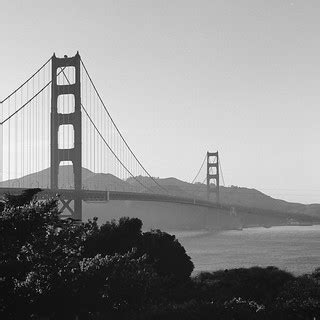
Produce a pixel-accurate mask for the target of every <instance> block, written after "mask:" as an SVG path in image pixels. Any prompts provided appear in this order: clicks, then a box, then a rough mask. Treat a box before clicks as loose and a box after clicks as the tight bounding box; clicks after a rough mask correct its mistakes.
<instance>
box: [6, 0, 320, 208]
mask: <svg viewBox="0 0 320 320" xmlns="http://www.w3.org/2000/svg"><path fill="white" fill-rule="evenodd" d="M319 16H320V2H319V1H312V0H300V1H298V0H291V1H290V0H288V1H287V0H276V1H274V0H268V1H262V0H261V1H260V0H252V1H249V0H247V1H246V0H234V1H226V0H223V1H217V0H210V1H200V0H194V1H187V0H181V1H177V0H170V1H169V0H168V1H160V0H157V1H152V0H147V1H144V0H141V1H121V0H117V1H108V0H104V1H94V0H91V1H79V0H78V1H74V0H73V1H60V0H59V1H44V0H41V1H39V0H32V1H31V0H30V1H15V0H10V1H9V0H1V20H0V39H1V47H0V48H1V58H2V59H1V60H0V71H1V78H0V97H2V98H3V97H4V96H5V95H6V94H7V93H9V92H10V91H12V89H14V88H15V87H17V85H19V84H20V83H21V82H22V81H23V80H25V79H26V78H27V77H28V76H29V75H30V74H31V73H32V72H33V71H35V70H36V68H38V67H39V66H40V65H41V64H42V63H43V62H44V61H46V60H47V59H48V57H49V56H50V55H52V53H53V52H56V54H57V55H58V56H62V55H64V54H68V55H73V54H74V53H75V52H76V51H77V50H79V51H80V54H81V56H82V59H83V60H84V62H85V63H86V65H87V67H88V68H89V71H90V73H91V75H92V77H93V78H94V81H95V83H96V85H97V87H98V89H99V91H100V93H101V95H102V97H103V99H104V101H105V102H106V104H107V105H108V106H109V110H110V112H111V114H112V115H113V117H114V119H115V121H116V123H117V124H118V126H119V127H120V129H121V130H122V132H123V134H124V136H125V137H126V138H127V140H128V142H129V144H130V145H131V147H132V148H133V150H134V151H135V152H136V153H137V155H138V156H139V158H140V159H141V161H142V163H143V164H144V165H145V166H146V168H148V169H149V171H150V172H151V173H152V174H153V175H154V176H160V177H168V176H175V177H177V178H179V179H182V180H186V181H191V180H192V178H193V176H194V175H195V173H196V171H197V169H198V168H199V166H200V164H201V161H202V159H203V157H204V154H205V152H206V151H207V150H210V151H215V150H216V149H218V150H219V151H220V155H221V161H222V167H223V172H224V176H225V180H226V184H227V185H238V186H246V187H252V188H257V189H260V190H262V191H264V192H266V193H267V194H270V195H272V196H275V197H279V198H283V199H287V200H291V201H298V202H305V203H311V202H320V185H319V179H320V170H319V165H318V163H319V160H320V159H319V158H320V148H319V139H320V130H319V118H320V111H319V106H320V90H319V88H320V40H319V39H320V38H319V31H320V25H319Z"/></svg>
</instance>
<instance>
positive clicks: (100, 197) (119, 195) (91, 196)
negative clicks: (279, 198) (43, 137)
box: [0, 187, 230, 211]
mask: <svg viewBox="0 0 320 320" xmlns="http://www.w3.org/2000/svg"><path fill="white" fill-rule="evenodd" d="M25 189H26V188H7V187H0V195H1V194H4V193H11V194H18V193H21V192H22V191H23V190H25ZM42 190H43V191H42V192H40V193H39V198H42V199H44V198H49V197H55V196H59V197H62V198H66V199H70V198H73V197H75V196H76V197H81V199H82V200H83V201H87V202H107V201H117V200H118V201H124V200H131V201H155V202H171V203H178V204H187V205H196V206H202V207H208V208H216V209H222V210H228V211H229V210H230V207H229V206H226V205H221V204H218V203H215V202H211V201H205V200H201V199H194V198H184V197H175V196H169V195H163V194H151V193H138V192H123V191H99V190H84V189H83V190H80V191H75V190H71V189H59V190H54V189H42Z"/></svg>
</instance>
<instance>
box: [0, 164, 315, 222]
mask: <svg viewBox="0 0 320 320" xmlns="http://www.w3.org/2000/svg"><path fill="white" fill-rule="evenodd" d="M137 178H138V179H134V178H129V179H127V180H126V181H124V180H121V179H119V178H117V177H115V176H114V175H112V174H109V173H108V174H105V173H93V172H92V171H90V170H88V169H85V168H83V169H82V180H83V186H84V188H85V189H90V190H117V191H137V190H139V189H140V190H142V188H141V185H140V184H139V183H138V182H137V180H139V181H141V182H142V183H143V184H144V185H146V186H147V187H148V188H149V189H151V190H153V191H154V192H157V193H159V191H160V189H159V187H158V186H156V184H155V183H154V182H153V181H152V180H151V179H150V178H149V177H142V176H139V177H137ZM154 179H156V181H157V182H158V183H159V184H160V185H161V186H163V187H164V188H165V189H167V190H168V191H169V194H171V195H175V196H182V197H190V198H200V199H206V196H207V194H206V185H204V184H200V183H198V184H191V183H188V182H185V181H181V180H179V179H176V178H174V177H170V178H165V179H159V178H154ZM59 181H60V187H61V188H66V189H68V188H72V187H73V182H72V181H73V169H72V166H61V167H60V171H59ZM49 185H50V169H49V168H48V169H45V170H42V171H40V172H37V173H33V174H30V175H27V176H24V177H22V178H19V179H14V180H9V181H4V182H0V186H3V187H8V186H11V187H21V188H23V187H27V186H32V187H40V188H48V187H49ZM220 201H221V203H223V204H227V205H232V206H239V207H247V208H255V209H261V210H273V211H279V212H285V213H292V214H304V215H308V216H313V217H317V218H320V204H310V205H305V204H301V203H293V202H287V201H284V200H280V199H274V198H272V197H270V196H268V195H266V194H264V193H262V192H260V191H258V190H256V189H249V188H244V187H236V186H231V187H220Z"/></svg>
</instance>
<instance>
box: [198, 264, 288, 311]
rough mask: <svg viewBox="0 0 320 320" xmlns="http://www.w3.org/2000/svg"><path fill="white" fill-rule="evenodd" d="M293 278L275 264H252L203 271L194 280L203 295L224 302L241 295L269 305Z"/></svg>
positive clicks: (200, 294) (203, 297) (207, 298)
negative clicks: (253, 265)
mask: <svg viewBox="0 0 320 320" xmlns="http://www.w3.org/2000/svg"><path fill="white" fill-rule="evenodd" d="M292 279H294V277H293V275H291V274H290V273H288V272H286V271H282V270H279V269H278V268H276V267H267V268H260V267H252V268H248V269H244V268H240V269H231V270H224V271H216V272H212V273H209V272H203V273H200V274H199V275H198V276H196V277H195V280H194V281H195V284H196V285H197V286H198V292H199V296H201V298H202V299H205V300H210V299H211V300H214V301H220V302H223V301H228V300H230V299H233V298H234V297H241V298H243V299H245V300H253V301H256V302H257V303H259V304H262V305H266V306H268V305H270V304H271V303H273V301H274V299H275V298H276V296H277V295H278V293H279V292H280V290H281V289H282V287H283V286H284V285H285V284H286V283H287V282H288V281H290V280H292Z"/></svg>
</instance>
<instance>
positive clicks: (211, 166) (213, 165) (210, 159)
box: [207, 151, 220, 203]
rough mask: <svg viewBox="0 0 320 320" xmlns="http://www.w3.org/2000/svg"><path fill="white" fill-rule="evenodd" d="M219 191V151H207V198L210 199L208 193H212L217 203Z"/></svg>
mask: <svg viewBox="0 0 320 320" xmlns="http://www.w3.org/2000/svg"><path fill="white" fill-rule="evenodd" d="M211 182H213V184H214V185H213V184H212V183H211ZM219 191H220V190H219V153H218V151H217V152H207V200H208V201H209V200H210V194H211V193H213V194H215V199H216V202H218V203H219V201H220V194H219Z"/></svg>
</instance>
